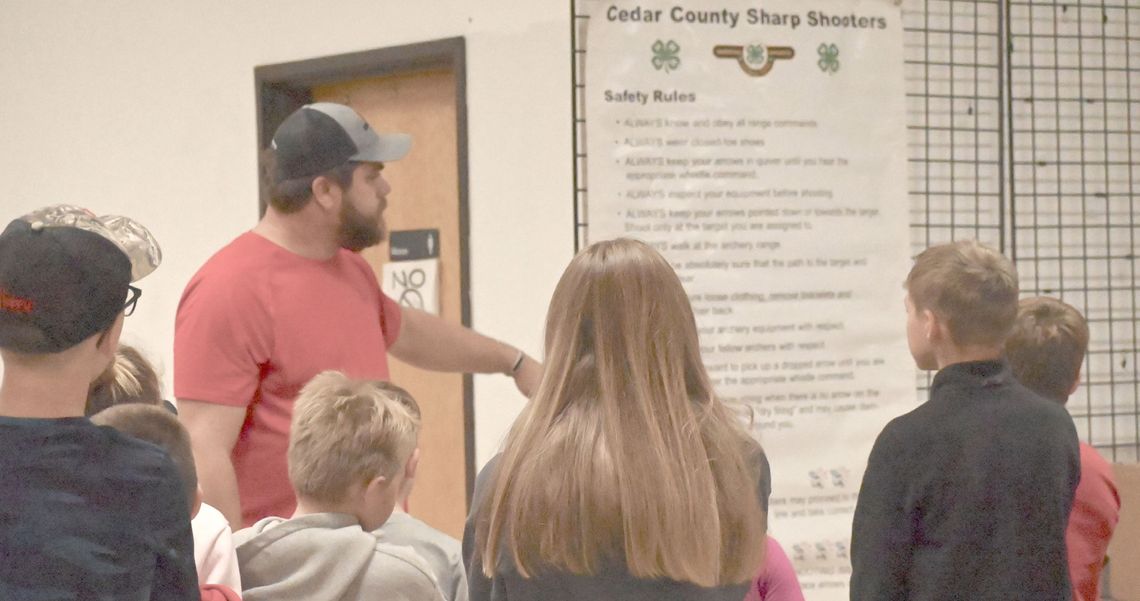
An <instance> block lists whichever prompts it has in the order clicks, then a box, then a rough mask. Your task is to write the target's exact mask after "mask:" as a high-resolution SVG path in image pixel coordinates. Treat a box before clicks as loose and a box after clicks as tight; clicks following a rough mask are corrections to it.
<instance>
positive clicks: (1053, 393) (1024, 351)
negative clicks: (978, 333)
mask: <svg viewBox="0 0 1140 601" xmlns="http://www.w3.org/2000/svg"><path fill="white" fill-rule="evenodd" d="M1088 347H1089V326H1088V323H1086V322H1085V318H1084V316H1082V315H1081V312H1080V311H1077V310H1076V308H1074V307H1072V306H1071V305H1068V304H1066V303H1064V302H1061V301H1060V300H1058V299H1055V298H1049V297H1046V296H1039V297H1036V298H1027V299H1025V300H1022V301H1021V303H1020V305H1019V306H1018V310H1017V322H1016V323H1015V325H1014V326H1013V332H1012V333H1011V334H1010V335H1009V339H1008V340H1006V342H1005V354H1006V358H1007V359H1008V360H1009V366H1010V369H1011V370H1012V371H1013V375H1014V377H1015V378H1017V379H1018V381H1019V382H1021V383H1022V384H1024V385H1025V386H1026V388H1029V389H1030V390H1032V391H1034V392H1036V393H1037V394H1040V395H1041V396H1043V397H1045V398H1047V399H1051V400H1054V401H1057V402H1059V403H1061V404H1064V403H1065V402H1067V401H1068V400H1069V393H1070V392H1072V390H1073V385H1074V384H1076V382H1077V378H1079V377H1080V374H1081V363H1083V362H1084V360H1085V352H1086V351H1087V350H1088Z"/></svg>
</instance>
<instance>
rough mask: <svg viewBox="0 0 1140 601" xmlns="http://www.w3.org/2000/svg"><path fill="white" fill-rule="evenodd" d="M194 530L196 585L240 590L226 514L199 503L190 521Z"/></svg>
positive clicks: (235, 555) (231, 536) (231, 533)
mask: <svg viewBox="0 0 1140 601" xmlns="http://www.w3.org/2000/svg"><path fill="white" fill-rule="evenodd" d="M190 527H191V528H192V529H193V531H194V564H195V565H196V566H198V584H223V585H225V586H228V587H229V588H230V589H232V590H233V591H235V592H239V593H240V591H241V573H240V572H239V571H238V563H237V554H236V553H235V552H234V541H233V532H231V531H230V524H229V522H227V521H226V517H225V516H224V515H222V512H220V511H218V510H217V509H215V508H213V507H211V506H209V505H207V504H205V503H202V508H201V509H199V510H198V515H196V516H194V519H193V520H191V521H190Z"/></svg>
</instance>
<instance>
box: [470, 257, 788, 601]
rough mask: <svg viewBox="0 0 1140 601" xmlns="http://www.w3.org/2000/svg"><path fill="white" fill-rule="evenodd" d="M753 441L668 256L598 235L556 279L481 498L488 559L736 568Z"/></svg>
mask: <svg viewBox="0 0 1140 601" xmlns="http://www.w3.org/2000/svg"><path fill="white" fill-rule="evenodd" d="M752 453H756V454H758V453H759V447H758V446H757V445H756V444H755V443H754V442H753V441H752V440H751V439H750V438H749V437H748V435H747V434H746V433H745V432H744V430H743V428H742V427H741V426H740V424H739V423H738V421H737V419H736V418H735V417H734V416H733V415H732V414H731V412H730V411H729V410H728V409H727V408H726V407H725V406H724V405H723V404H722V403H721V402H720V401H719V400H718V399H717V398H716V397H715V395H714V393H713V390H712V386H711V384H710V383H709V378H708V374H707V373H706V372H705V368H704V364H703V363H702V361H701V356H700V347H699V344H698V338H697V329H696V323H695V321H694V318H693V312H692V308H691V306H690V305H689V299H688V297H687V296H686V294H685V291H684V289H683V288H682V286H681V282H680V280H679V279H678V278H677V275H676V274H675V273H674V272H673V269H672V268H671V267H670V266H669V264H668V263H667V262H666V261H665V259H664V258H663V257H662V256H661V255H660V254H658V253H657V252H656V251H654V250H653V249H652V248H650V247H649V246H647V245H646V244H644V243H641V242H637V241H634V240H628V239H619V240H612V241H606V242H599V243H597V244H593V245H591V246H590V247H589V248H587V249H585V250H584V251H582V252H581V253H579V254H578V256H576V257H575V258H574V259H573V260H572V261H571V262H570V265H569V267H567V269H566V272H565V273H564V274H563V275H562V279H561V280H560V281H559V282H558V286H557V288H556V289H555V291H554V296H553V298H552V299H551V302H550V310H549V313H548V314H547V321H546V365H545V374H544V376H543V379H542V382H541V384H540V385H539V387H538V391H537V393H536V395H535V398H534V399H532V400H531V402H530V403H529V404H528V405H527V407H526V408H525V409H524V410H523V412H522V414H521V415H520V416H519V418H518V420H517V421H516V422H515V424H514V426H513V427H512V429H511V431H510V434H509V435H508V437H507V441H506V444H505V448H504V451H503V453H502V456H501V458H500V460H499V464H498V468H497V472H496V474H495V477H494V479H493V483H494V484H493V489H492V492H491V495H490V499H489V502H488V503H486V504H484V505H483V506H482V508H481V510H479V511H480V514H479V518H478V520H477V530H476V536H477V538H476V541H477V542H476V544H477V545H478V548H480V549H481V550H482V553H483V558H484V568H483V569H484V572H485V573H486V575H487V576H491V575H492V574H493V573H494V571H495V568H496V567H497V564H498V561H497V559H498V558H499V557H500V553H509V556H510V559H513V561H514V564H515V566H516V567H517V569H518V571H519V573H520V574H521V575H523V576H524V577H528V576H530V575H531V574H535V573H536V572H538V571H540V570H541V569H542V568H544V567H551V568H555V569H559V570H565V571H569V572H571V573H575V574H595V573H597V572H598V570H599V568H600V567H602V566H603V565H605V564H606V563H607V562H611V561H612V562H619V563H622V564H624V565H625V567H626V568H627V569H628V571H629V572H630V573H631V574H632V575H633V576H636V577H639V578H670V579H673V580H678V581H687V582H692V583H694V584H697V585H700V586H718V585H724V584H734V583H740V582H744V581H746V580H748V579H749V578H751V577H752V576H753V575H754V574H755V572H756V569H757V568H758V566H759V563H760V560H761V555H762V550H763V547H764V536H765V532H766V518H765V515H764V512H763V510H762V509H761V507H760V504H759V499H758V496H757V489H758V486H757V482H758V477H759V474H758V473H757V469H758V467H757V466H758V462H754V461H752V460H753V459H755V458H756V456H752V455H751V454H752ZM757 456H758V455H757Z"/></svg>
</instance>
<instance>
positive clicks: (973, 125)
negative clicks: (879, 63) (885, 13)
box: [903, 0, 1004, 252]
mask: <svg viewBox="0 0 1140 601" xmlns="http://www.w3.org/2000/svg"><path fill="white" fill-rule="evenodd" d="M1001 21H1002V13H1001V7H1000V5H999V3H998V1H997V0H991V1H981V0H979V1H968V2H967V1H957V0H908V1H907V2H904V3H903V27H904V30H905V38H904V40H905V42H904V43H905V47H904V50H903V52H904V59H905V61H906V74H907V81H906V86H907V106H908V110H907V113H908V114H907V123H908V130H909V144H908V154H909V162H910V170H909V189H910V206H911V233H912V235H911V241H912V244H913V247H914V250H915V252H918V251H920V250H922V249H924V248H926V247H927V246H930V245H932V244H938V243H941V242H948V241H951V240H957V239H961V238H975V239H978V240H981V241H983V242H986V243H988V244H991V245H994V246H1001V245H1002V242H1003V223H1004V221H1003V216H1004V213H1003V203H1002V200H1003V190H1002V187H1003V178H1002V148H1003V146H1002V141H1003V136H1002V124H1003V123H1002V122H1003V115H1004V111H1003V103H1002V93H1001V89H1002V53H1001V40H1000V29H1001Z"/></svg>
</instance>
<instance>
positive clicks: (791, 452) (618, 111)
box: [583, 0, 915, 601]
mask: <svg viewBox="0 0 1140 601" xmlns="http://www.w3.org/2000/svg"><path fill="white" fill-rule="evenodd" d="M585 5H586V6H587V7H588V11H589V13H588V14H589V21H588V25H587V26H586V31H585V47H586V53H585V56H584V57H583V60H584V63H585V68H586V70H585V77H584V83H585V91H584V94H585V118H586V125H585V134H584V135H585V138H586V140H585V148H586V152H587V171H586V178H585V179H586V182H587V187H588V190H589V192H588V194H589V197H588V200H589V204H588V215H587V220H588V223H589V234H588V236H589V240H590V241H596V240H602V239H607V238H614V237H619V236H629V237H635V238H640V239H642V240H645V241H647V242H649V243H651V244H653V245H654V246H655V247H656V248H658V249H659V250H660V251H661V252H662V253H663V254H664V255H665V256H666V257H667V258H668V259H669V260H670V262H671V263H672V264H673V266H674V267H675V269H676V270H677V273H678V274H679V275H680V277H681V280H682V281H683V282H684V284H685V286H686V289H687V291H688V293H689V295H690V298H691V300H692V303H693V308H694V310H695V312H696V314H697V322H698V327H699V329H700V335H701V346H702V351H703V356H704V358H705V362H706V364H707V366H708V370H709V373H710V375H711V376H712V378H713V379H714V381H715V383H716V388H717V391H718V393H719V394H720V395H721V396H722V397H723V398H725V399H726V400H728V401H729V402H731V403H732V404H733V405H734V406H735V407H738V408H740V409H741V412H742V414H744V417H745V419H747V420H749V422H750V427H751V429H752V432H753V433H754V434H755V436H756V437H757V438H758V439H759V440H760V441H761V443H762V444H763V446H764V447H765V449H766V451H767V453H768V456H769V459H770V461H771V464H772V475H773V494H772V498H771V508H770V513H769V517H770V520H769V521H770V531H771V534H772V535H773V536H774V537H775V538H776V539H777V540H778V541H779V542H780V544H781V545H782V546H783V547H784V549H785V550H786V551H787V553H788V555H789V557H791V558H792V560H793V563H794V564H795V566H796V569H797V572H798V574H799V576H800V580H801V582H802V584H803V586H804V589H805V590H804V592H805V594H806V596H807V598H808V599H810V600H813V601H822V600H831V599H836V600H838V599H846V598H847V584H848V580H849V577H850V558H849V556H848V548H849V542H850V536H851V516H852V512H853V509H854V505H855V499H856V495H857V493H858V490H859V485H860V482H861V480H862V473H863V469H864V468H865V466H866V461H867V455H868V453H869V452H870V448H871V445H872V443H873V442H874V439H875V436H876V435H877V434H878V433H879V431H880V430H881V429H882V427H883V425H884V424H885V423H886V422H887V421H888V420H889V419H890V418H891V417H893V416H895V415H898V414H900V413H903V412H905V411H907V410H909V409H910V408H912V407H913V406H914V403H915V391H914V373H915V372H914V364H913V362H912V361H911V359H910V355H909V354H908V352H907V347H906V337H905V310H904V306H903V297H904V290H903V287H902V284H903V280H904V279H905V277H906V273H907V270H908V269H909V265H910V248H909V231H908V215H907V207H908V201H907V195H906V193H907V191H906V164H907V163H906V126H905V104H904V99H905V94H904V90H903V56H902V52H903V41H902V24H901V15H900V10H899V7H898V6H897V5H896V4H895V3H894V2H890V1H886V0H865V1H857V0H851V1H839V0H826V1H819V0H814V1H813V0H794V1H792V0H768V1H765V2H763V3H757V2H727V1H726V2H719V3H710V2H696V1H692V2H688V3H680V2H655V1H654V2H651V1H640V2H594V1H587V2H585Z"/></svg>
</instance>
